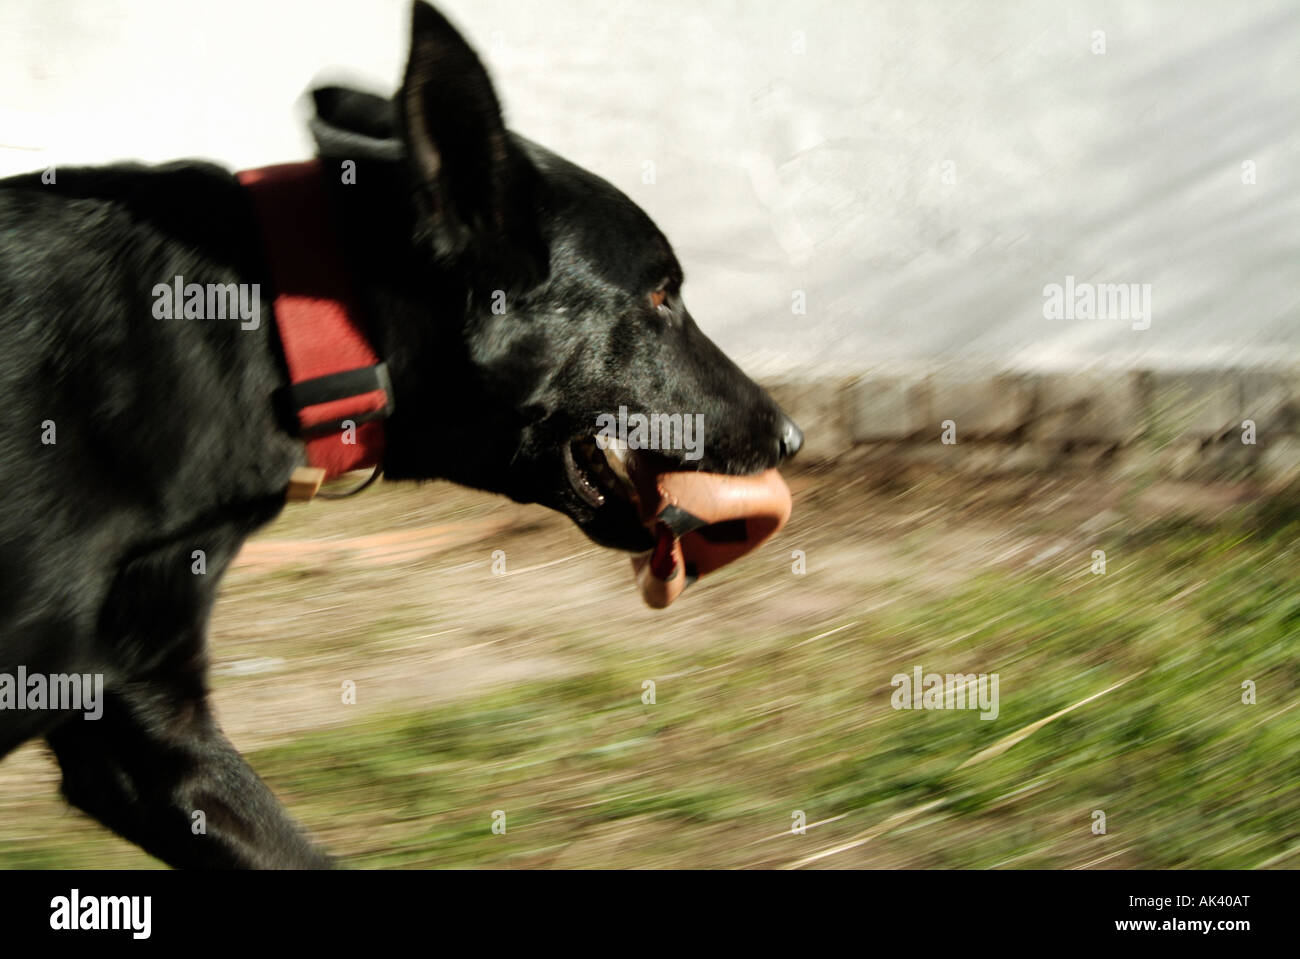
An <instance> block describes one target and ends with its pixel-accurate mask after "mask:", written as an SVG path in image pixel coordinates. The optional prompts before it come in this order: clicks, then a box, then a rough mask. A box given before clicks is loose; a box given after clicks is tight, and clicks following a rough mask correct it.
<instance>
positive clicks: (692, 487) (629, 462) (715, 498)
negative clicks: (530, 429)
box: [563, 436, 791, 608]
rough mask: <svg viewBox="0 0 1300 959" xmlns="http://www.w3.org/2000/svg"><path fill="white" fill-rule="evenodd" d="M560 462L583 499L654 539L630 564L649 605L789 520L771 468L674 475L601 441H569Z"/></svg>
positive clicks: (664, 600)
mask: <svg viewBox="0 0 1300 959" xmlns="http://www.w3.org/2000/svg"><path fill="white" fill-rule="evenodd" d="M563 458H564V470H565V474H566V476H567V477H568V480H569V484H570V485H571V486H572V487H573V490H574V492H575V493H577V494H578V496H579V497H580V498H581V499H582V500H583V502H585V503H587V504H588V505H589V506H591V507H592V508H593V509H600V508H601V507H603V506H605V505H606V504H608V503H610V502H611V501H613V500H617V501H621V502H623V503H624V504H626V505H627V506H629V507H631V508H632V509H633V510H634V511H635V514H636V516H637V517H638V519H639V521H640V522H641V524H642V525H643V526H645V527H646V529H647V530H648V531H649V532H650V534H651V535H652V536H653V537H654V548H653V549H651V550H649V551H647V552H644V553H641V554H639V555H637V556H635V557H633V560H632V567H633V570H634V573H635V576H636V581H637V585H638V587H639V588H640V590H641V595H642V597H643V598H644V599H645V601H646V603H648V604H649V605H650V606H653V607H655V608H662V607H664V606H667V605H669V604H670V603H672V602H673V600H675V599H676V598H677V597H678V596H680V595H681V593H682V590H684V589H685V588H686V587H687V586H689V585H690V584H691V583H693V582H694V581H695V580H696V579H697V578H699V577H700V576H703V575H705V574H706V573H709V572H712V571H713V570H716V569H720V568H721V567H723V566H726V565H727V564H729V563H731V562H734V561H735V560H737V559H739V558H740V557H741V556H743V555H744V554H746V553H748V552H750V551H751V550H753V549H755V548H757V547H758V546H760V545H761V544H762V543H763V542H765V541H766V540H768V539H769V538H771V537H772V536H774V535H775V534H776V533H777V531H779V530H780V529H781V527H782V526H784V525H785V522H786V520H787V519H789V517H790V509H791V500H790V490H789V489H788V488H787V487H786V485H785V481H784V480H783V479H782V478H781V474H780V473H779V472H777V471H776V470H775V469H770V470H767V471H766V472H763V473H759V474H756V475H751V476H730V475H726V474H722V473H706V472H701V471H694V470H676V469H673V468H672V464H671V463H669V462H668V461H666V460H660V459H659V458H657V457H655V456H654V455H652V454H646V453H644V452H642V451H640V450H633V449H629V448H628V447H627V446H625V445H621V444H619V443H618V442H617V441H614V440H610V439H607V438H605V437H603V436H582V437H579V438H577V439H575V440H573V441H571V442H570V443H568V444H566V445H565V447H564V451H563Z"/></svg>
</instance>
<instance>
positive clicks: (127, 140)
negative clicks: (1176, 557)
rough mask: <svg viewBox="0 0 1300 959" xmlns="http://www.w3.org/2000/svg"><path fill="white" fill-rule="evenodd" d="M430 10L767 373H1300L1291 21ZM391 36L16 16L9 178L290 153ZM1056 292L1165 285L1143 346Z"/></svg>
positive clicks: (623, 2) (629, 5)
mask: <svg viewBox="0 0 1300 959" xmlns="http://www.w3.org/2000/svg"><path fill="white" fill-rule="evenodd" d="M442 7H443V9H444V10H445V11H446V12H448V14H449V15H450V16H451V17H452V18H453V19H454V20H455V21H456V22H457V23H459V24H460V25H461V27H462V28H463V29H464V30H465V31H466V33H467V34H468V35H469V36H470V38H471V40H472V42H474V43H475V44H476V45H477V46H478V48H479V49H480V51H481V53H482V54H483V55H484V57H485V59H486V61H487V62H488V64H489V66H490V68H491V69H492V71H493V73H494V76H495V77H496V80H497V83H498V89H499V92H500V94H501V96H502V99H503V101H504V103H505V105H506V110H507V114H508V119H509V120H510V122H511V125H512V126H514V127H515V128H516V129H518V130H520V131H521V132H523V133H525V134H527V135H529V136H531V137H533V138H534V139H537V140H539V141H541V142H543V143H546V144H547V145H548V146H551V147H552V148H553V149H556V150H558V151H559V152H561V153H564V154H566V155H568V156H569V157H570V158H571V159H573V160H575V161H577V162H580V163H582V164H584V165H586V166H588V167H590V168H592V169H593V170H595V171H597V172H599V173H601V174H602V175H604V176H606V177H607V178H609V179H610V180H612V181H613V182H614V183H616V184H617V185H618V186H620V187H621V188H623V189H624V190H625V191H627V192H628V193H629V194H630V195H631V196H632V197H633V198H635V199H636V200H638V201H639V202H640V203H642V204H643V205H644V206H645V207H646V209H647V210H648V211H649V212H650V214H651V215H652V216H653V217H654V218H655V219H656V220H657V221H658V222H659V224H660V225H661V226H662V227H663V228H664V229H665V231H666V232H667V233H668V235H669V237H670V238H671V239H672V240H673V241H674V243H675V245H676V247H677V250H678V253H679V256H680V257H681V259H682V260H683V262H684V264H685V266H686V270H687V273H688V275H689V281H688V286H687V302H688V304H689V305H690V307H691V309H692V312H693V313H694V314H695V315H696V318H697V319H698V320H699V321H700V323H701V324H702V325H703V326H704V328H705V329H706V330H708V331H709V332H710V333H711V334H713V335H714V336H715V338H717V339H718V340H719V341H720V342H721V344H722V345H723V346H724V348H727V349H728V350H730V351H731V352H733V353H734V354H735V355H736V356H737V357H738V358H740V359H742V360H743V361H744V362H746V363H747V364H748V365H750V366H751V368H754V369H755V370H756V371H758V372H774V371H775V370H777V369H779V368H782V367H790V366H802V367H814V368H818V369H823V370H824V369H831V368H840V367H846V368H850V367H851V368H854V369H859V368H863V367H872V366H877V365H882V364H883V365H891V364H895V363H903V362H905V361H920V362H934V361H939V360H945V359H961V360H976V359H985V360H992V361H993V362H995V363H997V364H999V365H1014V366H1030V367H1038V368H1044V367H1068V366H1075V365H1080V364H1082V363H1085V362H1091V361H1100V362H1102V363H1105V364H1107V365H1114V366H1126V365H1132V364H1139V363H1141V364H1155V365H1186V364H1192V363H1201V362H1209V363H1226V362H1242V361H1246V362H1250V361H1265V362H1268V361H1273V362H1278V361H1294V359H1295V358H1296V357H1297V356H1300V350H1298V349H1297V347H1300V309H1298V300H1300V172H1298V171H1300V155H1298V153H1300V130H1298V128H1300V58H1298V57H1297V56H1296V49H1297V48H1296V41H1297V39H1298V38H1300V12H1298V10H1297V6H1296V4H1294V3H1289V2H1286V0H1260V2H1227V0H1199V2H1173V0H1170V2H1164V0H1160V2H1157V0H1130V2H1101V0H1092V2H1073V0H1044V2H1035V3H1028V2H1026V3H1011V2H1003V0H998V2H985V3H965V4H964V3H958V2H955V0H951V2H932V3H924V2H917V0H887V2H852V0H821V2H808V3H792V2H762V3H760V2H757V0H745V2H739V0H732V2H727V0H654V2H652V3H646V2H644V0H635V2H634V0H552V2H547V3H537V2H524V0H446V2H444V3H443V4H442ZM407 18H408V9H407V4H406V2H405V0H401V2H398V0H369V2H367V0H256V2H255V0H224V2H221V3H199V2H194V0H184V2H169V0H0V173H11V172H18V171H21V170H27V169H33V168H37V167H43V166H46V165H48V164H50V163H57V164H71V163H83V162H100V161H107V160H113V159H118V158H137V159H143V160H148V161H160V160H166V159H171V158H175V157H180V156H189V155H193V156H203V157H208V158H212V159H217V160H220V161H223V162H225V163H228V164H230V165H233V166H247V165H253V164H259V163H266V162H274V161H282V160H290V159H296V158H300V157H304V156H307V155H308V154H309V149H310V148H309V140H308V138H307V137H306V134H305V131H304V130H303V127H302V123H301V116H300V109H295V102H296V101H297V100H298V98H299V97H300V95H301V93H302V92H303V90H304V89H305V88H306V87H307V86H308V84H309V83H310V82H311V81H312V79H313V78H316V77H319V76H322V70H323V68H326V67H330V66H334V67H339V68H343V71H344V72H343V73H341V74H340V73H338V72H337V71H336V72H335V73H334V74H326V76H343V77H346V78H350V79H358V78H361V79H368V80H369V82H370V84H371V85H372V86H373V87H374V88H376V89H377V90H381V91H387V90H389V89H391V88H393V87H394V86H395V85H396V83H397V81H398V78H399V76H400V73H401V68H402V63H403V59H404V56H405V44H406V40H407V38H406V24H407ZM1094 30H1104V31H1105V39H1106V53H1105V54H1104V55H1095V54H1094V53H1092V52H1091V50H1090V46H1091V45H1092V43H1093V31H1094ZM797 32H798V33H797ZM800 37H802V42H803V44H804V47H803V52H798V51H797V50H796V45H797V42H798V40H799V38H800ZM646 161H651V162H653V163H654V164H655V167H656V171H655V172H656V182H655V183H654V184H653V185H651V184H646V183H643V182H642V173H643V164H644V163H645V162H646ZM946 161H951V162H952V164H953V169H954V170H955V175H956V182H955V184H949V183H945V182H944V181H943V178H942V175H941V174H942V172H943V170H944V167H943V164H944V163H945V162H946ZM1245 161H1253V162H1254V163H1255V165H1256V170H1257V181H1258V182H1257V183H1256V184H1254V185H1247V184H1243V183H1242V182H1241V180H1242V175H1241V171H1242V168H1241V164H1242V163H1243V162H1245ZM1066 274H1072V275H1074V276H1075V277H1076V278H1078V279H1079V280H1080V281H1083V280H1088V281H1092V282H1134V283H1149V284H1151V285H1152V299H1153V317H1152V323H1151V328H1150V329H1148V330H1144V331H1134V330H1133V329H1132V328H1131V324H1130V323H1129V322H1126V321H1124V320H1119V319H1116V320H1091V321H1088V320H1075V321H1068V320H1061V321H1049V320H1045V319H1043V316H1042V304H1043V296H1042V289H1043V286H1044V285H1045V284H1048V283H1053V282H1063V281H1064V278H1065V276H1066ZM796 289H799V290H804V291H806V295H807V303H808V312H807V315H806V316H794V315H792V314H791V309H790V304H791V298H792V291H794V290H796Z"/></svg>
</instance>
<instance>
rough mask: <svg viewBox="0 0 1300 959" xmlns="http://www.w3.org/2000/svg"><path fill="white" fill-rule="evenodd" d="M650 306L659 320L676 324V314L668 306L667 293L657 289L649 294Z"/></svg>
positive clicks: (664, 290)
mask: <svg viewBox="0 0 1300 959" xmlns="http://www.w3.org/2000/svg"><path fill="white" fill-rule="evenodd" d="M650 305H651V306H653V307H654V308H655V312H657V313H658V314H659V316H660V318H661V319H663V320H666V321H667V322H668V323H675V322H677V314H675V313H674V312H673V308H672V307H671V306H669V305H668V291H667V290H666V289H658V290H655V291H654V292H653V293H651V294H650Z"/></svg>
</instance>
